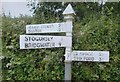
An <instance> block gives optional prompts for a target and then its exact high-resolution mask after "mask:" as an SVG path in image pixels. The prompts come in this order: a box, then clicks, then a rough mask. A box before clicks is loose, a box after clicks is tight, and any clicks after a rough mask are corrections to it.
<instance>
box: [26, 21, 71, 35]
mask: <svg viewBox="0 0 120 82" xmlns="http://www.w3.org/2000/svg"><path fill="white" fill-rule="evenodd" d="M58 32H72V22H63V23H49V24H34V25H26V33H27V34H32V33H58Z"/></svg>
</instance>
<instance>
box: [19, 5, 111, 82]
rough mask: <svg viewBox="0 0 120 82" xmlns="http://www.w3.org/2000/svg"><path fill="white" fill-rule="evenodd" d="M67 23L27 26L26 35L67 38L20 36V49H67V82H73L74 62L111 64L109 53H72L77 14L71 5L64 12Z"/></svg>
mask: <svg viewBox="0 0 120 82" xmlns="http://www.w3.org/2000/svg"><path fill="white" fill-rule="evenodd" d="M63 15H64V19H65V21H66V22H62V23H49V24H34V25H27V26H26V33H27V34H33V33H61V32H65V33H66V36H48V35H20V49H38V48H55V47H65V48H66V49H65V82H67V81H68V80H69V82H71V63H72V61H91V62H109V51H72V27H73V26H72V20H73V19H74V18H73V15H75V12H74V10H73V8H72V6H71V5H70V4H69V5H68V6H67V8H66V9H65V11H64V12H63Z"/></svg>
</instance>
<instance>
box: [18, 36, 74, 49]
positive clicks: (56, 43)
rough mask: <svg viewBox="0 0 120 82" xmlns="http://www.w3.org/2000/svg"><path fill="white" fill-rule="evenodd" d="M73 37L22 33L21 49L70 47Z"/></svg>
mask: <svg viewBox="0 0 120 82" xmlns="http://www.w3.org/2000/svg"><path fill="white" fill-rule="evenodd" d="M71 42H72V41H71V37H66V36H42V35H20V49H37V48H54V47H70V46H71Z"/></svg>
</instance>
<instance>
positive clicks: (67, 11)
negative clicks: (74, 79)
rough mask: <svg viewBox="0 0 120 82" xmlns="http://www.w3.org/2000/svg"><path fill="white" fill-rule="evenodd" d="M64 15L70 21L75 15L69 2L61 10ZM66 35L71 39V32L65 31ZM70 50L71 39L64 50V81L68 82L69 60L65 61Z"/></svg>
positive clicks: (69, 75)
mask: <svg viewBox="0 0 120 82" xmlns="http://www.w3.org/2000/svg"><path fill="white" fill-rule="evenodd" d="M63 15H64V19H65V21H66V22H72V19H73V15H75V12H74V10H73V8H72V6H71V4H69V5H68V6H67V7H66V9H65V10H64V12H63ZM66 36H67V37H71V40H72V32H66ZM71 52H72V41H71V46H70V47H66V50H65V82H67V81H68V80H69V82H70V81H71V62H72V61H71V60H69V61H67V58H68V56H70V55H71Z"/></svg>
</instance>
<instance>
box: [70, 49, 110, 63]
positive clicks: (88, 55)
mask: <svg viewBox="0 0 120 82" xmlns="http://www.w3.org/2000/svg"><path fill="white" fill-rule="evenodd" d="M69 59H70V60H72V61H91V62H109V51H73V52H72V55H71V57H70V58H69Z"/></svg>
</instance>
